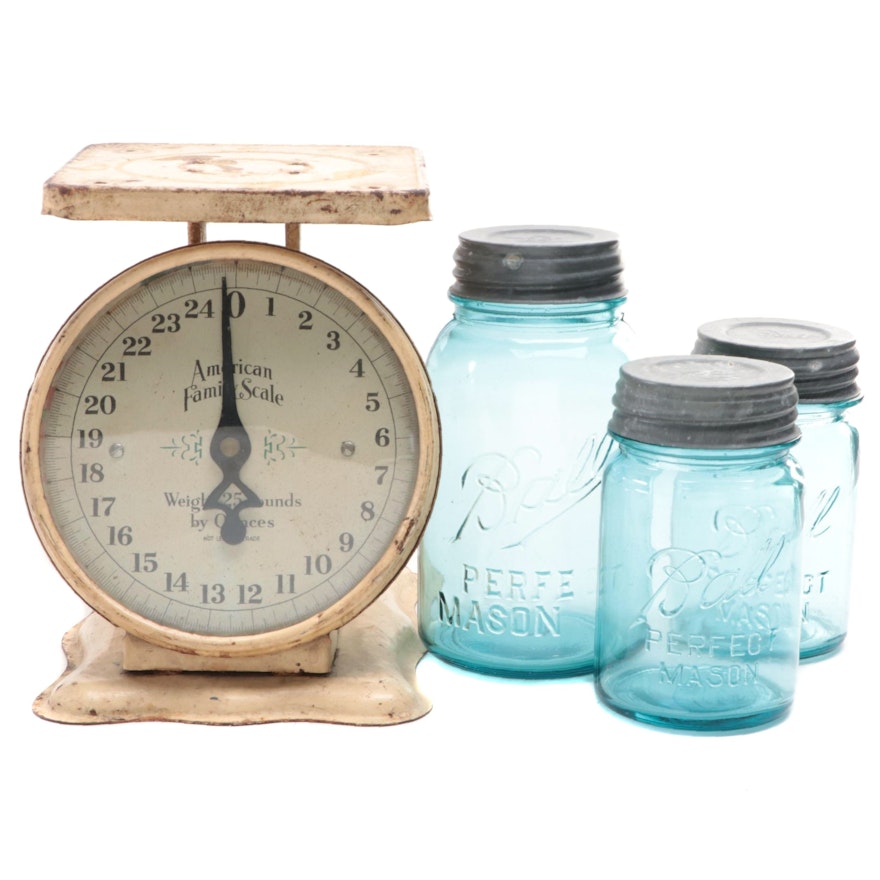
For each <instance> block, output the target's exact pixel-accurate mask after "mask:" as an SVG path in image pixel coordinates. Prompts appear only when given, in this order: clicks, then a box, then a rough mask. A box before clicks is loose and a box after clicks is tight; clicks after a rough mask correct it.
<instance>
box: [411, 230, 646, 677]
mask: <svg viewBox="0 0 880 880" xmlns="http://www.w3.org/2000/svg"><path fill="white" fill-rule="evenodd" d="M621 273H622V266H621V260H620V255H619V249H618V242H617V236H616V235H614V234H613V233H610V232H605V231H603V230H597V229H586V228H581V227H553V226H526V227H522V226H514V227H493V228H488V229H476V230H471V231H469V232H464V233H462V234H461V236H460V243H459V247H458V249H457V250H456V252H455V269H454V276H455V279H456V280H455V283H454V284H453V286H452V288H451V290H450V293H449V296H450V299H451V300H452V302H453V303H454V305H455V314H454V318H453V320H452V321H451V322H450V323H449V324H448V325H447V326H446V327H445V328H444V329H443V331H442V332H441V333H440V335H439V337H438V339H437V341H436V343H435V344H434V347H433V349H432V351H431V353H430V355H429V357H428V361H427V367H428V373H429V375H430V377H431V382H432V385H433V388H434V393H435V395H436V398H437V405H438V409H439V413H440V422H441V427H442V431H443V461H442V466H441V473H440V483H439V487H438V492H437V499H436V502H435V504H434V508H433V512H432V514H431V517H430V520H429V522H428V525H427V527H426V529H425V533H424V535H423V537H422V541H421V545H420V553H419V628H420V632H421V636H422V638H423V640H424V642H425V644H426V645H427V647H428V648H429V649H430V650H431V651H432V652H433V653H434V654H436V655H437V656H438V657H440V658H442V659H444V660H446V661H448V662H450V663H453V664H456V665H459V666H463V667H466V668H470V669H474V670H477V671H480V672H485V673H490V674H497V675H505V676H513V677H524V678H529V677H554V676H564V675H575V674H581V673H586V672H590V671H591V670H592V669H593V665H594V653H593V631H594V620H595V603H596V572H597V564H598V561H597V557H598V540H599V494H600V493H599V491H598V489H599V486H600V482H601V479H602V472H603V469H604V467H605V464H606V462H607V460H608V458H609V455H610V454H611V451H612V448H613V443H612V441H611V438H610V437H609V436H608V434H607V423H608V417H609V415H610V412H611V394H612V392H613V389H614V383H615V381H616V378H617V373H618V370H619V367H620V365H621V364H622V363H624V362H625V361H626V359H627V355H626V345H627V342H626V340H627V339H628V338H629V336H630V333H629V328H628V327H627V326H626V325H625V324H624V323H623V314H622V307H623V304H624V302H625V299H626V294H625V290H624V287H623V282H622V277H621Z"/></svg>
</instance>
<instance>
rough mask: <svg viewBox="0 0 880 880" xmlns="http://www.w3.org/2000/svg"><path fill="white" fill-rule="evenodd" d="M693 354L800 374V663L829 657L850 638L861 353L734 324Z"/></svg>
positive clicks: (832, 338)
mask: <svg viewBox="0 0 880 880" xmlns="http://www.w3.org/2000/svg"><path fill="white" fill-rule="evenodd" d="M697 337H698V338H697V343H696V345H695V347H694V351H695V352H703V353H719V354H728V355H736V356H739V357H750V358H760V359H762V360H767V361H774V362H775V363H779V364H784V365H785V366H787V367H789V368H790V369H791V370H793V371H794V381H795V386H796V387H797V390H798V397H799V403H798V412H799V416H798V424H799V426H800V429H801V442H800V443H799V444H798V447H797V449H796V451H795V457H796V458H797V460H798V464H799V465H800V466H801V469H802V470H803V473H804V538H803V575H802V596H801V648H800V654H801V659H807V658H812V657H823V656H827V655H828V654H830V653H831V652H833V651H834V650H835V649H836V648H838V647H839V646H840V644H841V643H842V642H843V640H844V638H845V637H846V630H847V621H848V618H849V598H850V586H851V580H852V552H853V535H854V532H855V516H856V484H857V481H858V473H859V434H858V430H857V429H856V428H855V426H854V425H852V424H851V422H850V414H851V412H852V408H853V407H854V406H855V405H856V404H858V403H859V402H860V401H861V399H862V394H861V391H860V390H859V387H858V385H857V384H856V377H857V375H858V361H859V354H858V350H857V349H856V340H855V337H854V336H853V335H852V333H850V332H849V331H847V330H843V329H841V328H839V327H832V326H829V325H827V324H815V323H812V322H808V321H798V320H791V319H785V318H728V319H725V320H721V321H713V322H711V323H708V324H703V325H702V326H701V327H700V328H699V329H698V330H697Z"/></svg>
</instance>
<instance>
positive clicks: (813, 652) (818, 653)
mask: <svg viewBox="0 0 880 880" xmlns="http://www.w3.org/2000/svg"><path fill="white" fill-rule="evenodd" d="M845 638H846V633H843V634H842V635H839V636H834V637H833V638H829V639H824V640H823V641H820V642H817V641H815V640H811V641H810V642H808V643H807V644H804V643H803V642H801V650H800V659H801V661H806V660H824V659H827V658H828V657H829V656H830V655H831V654H836V653H837V652H838V651H839V650H840V648H841V646H842V645H843V640H844V639H845Z"/></svg>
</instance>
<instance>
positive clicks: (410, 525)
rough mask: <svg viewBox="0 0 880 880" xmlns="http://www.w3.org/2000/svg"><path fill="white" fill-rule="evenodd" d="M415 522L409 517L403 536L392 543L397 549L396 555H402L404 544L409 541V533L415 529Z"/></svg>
mask: <svg viewBox="0 0 880 880" xmlns="http://www.w3.org/2000/svg"><path fill="white" fill-rule="evenodd" d="M415 524H416V521H415V520H414V519H413V518H412V517H410V518H409V519H407V520H406V528H405V530H404V532H403V534H402V535H401V536H400V538H398V539H397V540H396V541H395V542H394V546H395V547H397V552H398V553H403V548H404V547H405V546H406V542H407V540H408V539H409V536H410V533H411V532H412V530H413V528H414V527H415Z"/></svg>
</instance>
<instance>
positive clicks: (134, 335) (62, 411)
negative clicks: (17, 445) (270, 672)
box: [22, 242, 439, 655]
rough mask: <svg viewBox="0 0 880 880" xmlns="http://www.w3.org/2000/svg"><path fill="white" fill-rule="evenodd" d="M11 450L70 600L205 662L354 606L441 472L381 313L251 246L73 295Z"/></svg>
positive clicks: (414, 382)
mask: <svg viewBox="0 0 880 880" xmlns="http://www.w3.org/2000/svg"><path fill="white" fill-rule="evenodd" d="M245 426H246V427H245ZM22 441H23V442H22V467H23V475H24V485H25V492H26V495H27V498H28V504H29V507H30V510H31V515H32V519H33V521H34V525H35V527H36V529H37V531H38V533H39V534H40V538H41V540H42V541H43V544H44V546H45V547H46V549H47V552H48V553H49V555H50V556H51V557H52V560H53V562H54V563H55V565H56V567H57V568H58V569H59V571H60V572H61V573H62V575H63V576H64V577H65V578H66V579H67V580H68V582H69V583H70V584H71V586H72V587H73V588H74V589H75V590H76V591H77V592H78V593H79V594H80V595H81V596H82V597H83V598H84V599H85V600H86V601H87V602H88V603H89V604H91V605H92V607H94V608H95V609H96V610H97V611H99V612H100V613H101V614H103V615H104V616H105V617H107V618H108V619H110V620H111V621H112V622H114V623H116V624H117V625H119V626H122V627H123V628H125V629H127V630H128V631H130V632H133V633H134V634H135V635H138V636H140V637H141V638H145V639H147V640H149V641H152V642H154V643H156V644H160V645H164V646H166V647H171V648H181V647H182V648H183V649H185V650H190V651H195V652H198V653H204V654H215V655H234V654H258V653H263V652H266V651H269V650H280V649H282V648H285V647H291V646H292V645H295V644H299V643H301V642H303V641H307V640H308V639H309V638H311V637H314V636H317V635H320V634H321V633H323V632H328V631H329V630H331V629H335V628H337V627H338V626H341V625H343V624H344V623H345V622H346V621H347V620H349V619H351V617H353V616H354V615H355V614H357V613H359V611H361V610H363V608H364V607H366V606H367V605H368V604H369V603H370V602H372V601H373V600H374V599H375V598H376V597H377V596H378V595H379V594H380V593H381V592H382V590H383V589H384V587H385V586H387V584H388V583H389V582H390V581H391V579H392V578H393V577H394V576H395V575H396V574H397V572H398V571H399V570H400V568H401V567H402V566H403V564H404V563H405V561H406V559H407V558H408V556H409V554H410V553H411V552H412V550H413V549H414V547H415V545H416V542H417V541H418V537H419V535H420V534H421V530H422V528H423V526H424V522H425V520H426V519H427V515H428V513H429V511H430V506H431V502H432V501H433V495H434V490H435V488H436V480H437V472H438V468H439V428H438V425H437V416H436V411H435V409H434V403H433V397H432V395H431V392H430V387H429V384H428V380H427V377H426V375H425V373H424V368H423V366H422V364H421V361H420V360H419V358H418V355H417V354H416V352H415V350H414V349H413V347H412V344H411V343H410V342H409V340H408V339H407V338H406V335H405V334H404V332H403V331H402V330H401V329H400V327H399V325H397V323H396V322H395V321H394V319H393V317H392V316H391V315H390V314H389V313H388V312H387V310H385V309H384V307H383V306H382V305H381V304H380V303H378V301H377V300H375V298H374V297H372V296H371V295H370V294H369V293H368V292H367V291H365V290H364V289H363V288H362V287H361V286H360V285H358V284H357V283H356V282H354V281H353V280H352V279H350V278H348V277H347V276H345V275H343V274H342V273H340V272H339V271H338V270H336V269H333V268H332V267H330V266H327V264H324V263H321V262H320V261H317V260H314V259H313V258H311V257H307V256H305V255H303V254H299V253H297V252H294V251H289V250H287V249H284V248H276V247H274V246H271V245H262V244H253V243H242V242H225V243H224V242H214V243H211V244H203V245H196V246H192V247H188V248H181V249H179V250H177V251H171V252H168V253H167V254H160V255H158V256H156V257H152V258H150V259H149V260H146V261H144V262H143V263H140V264H138V265H137V266H134V267H132V268H131V269H129V270H126V271H125V272H123V273H122V274H121V275H119V276H117V277H116V278H114V279H111V281H109V282H108V283H107V284H106V285H104V287H102V288H101V289H99V290H98V291H97V292H96V293H95V294H93V295H92V297H90V298H89V299H88V300H86V301H85V302H84V303H83V304H82V306H80V308H79V309H78V310H77V311H76V312H75V313H74V314H73V315H72V316H71V318H70V319H69V321H68V322H67V324H66V325H65V326H64V327H63V328H62V330H61V331H60V332H59V335H58V337H57V338H56V340H55V342H54V343H53V344H52V346H51V347H50V349H49V351H48V352H47V354H46V356H45V358H44V360H43V363H42V364H41V366H40V370H39V371H38V374H37V378H36V380H35V382H34V385H33V387H32V389H31V394H30V397H29V399H28V406H27V409H26V412H25V420H24V426H23V431H22Z"/></svg>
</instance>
